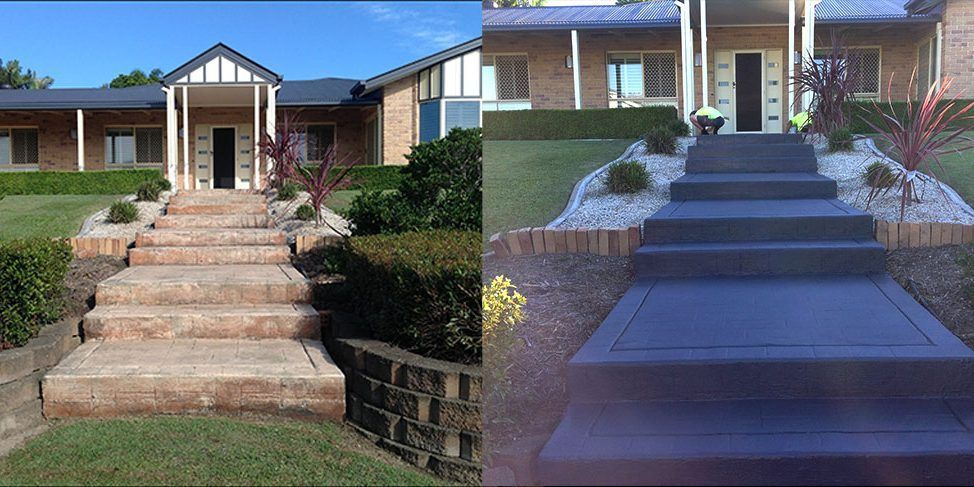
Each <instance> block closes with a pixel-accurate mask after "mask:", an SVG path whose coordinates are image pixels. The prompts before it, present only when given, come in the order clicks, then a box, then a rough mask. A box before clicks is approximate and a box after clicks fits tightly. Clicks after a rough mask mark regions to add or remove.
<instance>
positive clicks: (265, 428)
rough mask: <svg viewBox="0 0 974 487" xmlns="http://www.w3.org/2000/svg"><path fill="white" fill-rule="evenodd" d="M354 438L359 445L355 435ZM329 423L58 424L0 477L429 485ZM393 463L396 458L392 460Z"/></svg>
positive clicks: (169, 420)
mask: <svg viewBox="0 0 974 487" xmlns="http://www.w3.org/2000/svg"><path fill="white" fill-rule="evenodd" d="M357 443H358V444H357ZM365 443H367V442H366V441H365V440H363V439H362V438H361V437H358V436H357V435H355V433H353V432H351V431H348V430H343V429H342V428H341V427H340V426H338V425H335V424H333V423H327V422H326V423H320V424H318V423H308V422H301V421H285V420H268V421H262V422H257V421H247V420H240V419H230V418H193V417H157V418H150V419H123V420H107V421H105V420H82V421H76V422H71V423H67V424H61V425H58V426H56V427H55V428H53V429H52V430H50V431H48V432H46V433H44V434H42V435H40V436H39V437H37V438H35V439H33V440H32V441H30V442H29V443H28V444H27V445H26V446H25V447H23V448H21V449H19V450H15V451H13V452H11V453H10V455H9V456H7V457H6V458H0V485H68V484H71V485H79V484H80V485H270V484H274V485H388V484H395V485H430V484H441V483H442V481H440V480H438V479H436V478H434V477H431V476H428V475H425V474H422V473H419V472H418V471H416V470H414V469H412V468H411V467H400V466H393V465H390V464H389V463H386V462H384V461H382V460H380V459H377V458H376V457H378V458H389V456H388V454H386V453H385V452H379V453H375V452H369V450H375V447H373V446H371V445H368V446H367V447H366V446H361V445H364V444H365ZM396 462H398V461H396Z"/></svg>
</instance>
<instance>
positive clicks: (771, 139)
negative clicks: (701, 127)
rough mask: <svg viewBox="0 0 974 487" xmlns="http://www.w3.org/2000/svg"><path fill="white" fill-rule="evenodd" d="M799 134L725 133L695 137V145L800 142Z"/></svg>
mask: <svg viewBox="0 0 974 487" xmlns="http://www.w3.org/2000/svg"><path fill="white" fill-rule="evenodd" d="M801 142H802V136H801V135H799V134H726V135H717V136H710V135H704V136H699V137H697V145H701V146H702V145H751V144H800V143H801Z"/></svg>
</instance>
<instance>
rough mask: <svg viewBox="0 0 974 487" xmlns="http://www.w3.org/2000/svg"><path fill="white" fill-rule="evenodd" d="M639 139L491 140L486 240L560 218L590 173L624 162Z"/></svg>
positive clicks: (487, 153) (486, 170)
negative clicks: (618, 160) (621, 159)
mask: <svg viewBox="0 0 974 487" xmlns="http://www.w3.org/2000/svg"><path fill="white" fill-rule="evenodd" d="M633 142H634V141H633V140H599V141H587V140H485V141H484V241H485V242H486V239H487V238H488V237H490V235H492V234H494V233H497V232H501V231H506V230H513V229H516V228H522V227H528V226H542V225H546V224H547V223H548V222H550V221H551V220H553V219H554V218H555V217H556V216H558V215H559V214H560V213H561V212H562V210H564V209H565V205H566V204H567V203H568V197H569V196H570V195H571V193H572V188H573V187H574V186H575V183H576V182H578V180H580V179H582V178H583V177H585V175H586V174H588V173H590V172H592V171H594V170H595V169H597V168H599V167H601V166H602V165H604V164H605V163H607V162H609V161H612V160H613V159H615V158H617V157H619V156H620V155H621V154H622V152H623V151H625V150H626V148H627V147H629V146H630V145H632V143H633Z"/></svg>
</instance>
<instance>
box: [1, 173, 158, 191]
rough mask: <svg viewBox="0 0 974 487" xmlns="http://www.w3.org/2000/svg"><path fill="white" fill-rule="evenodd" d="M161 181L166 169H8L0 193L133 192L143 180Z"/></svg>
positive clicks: (3, 175)
mask: <svg viewBox="0 0 974 487" xmlns="http://www.w3.org/2000/svg"><path fill="white" fill-rule="evenodd" d="M157 180H162V172H160V171H159V170H158V169H125V170H117V171H85V172H63V171H24V172H5V173H0V193H5V194H17V195H21V194H129V193H134V192H135V190H136V189H138V187H139V185H140V184H142V182H143V181H157ZM167 183H168V181H167ZM160 184H162V183H160Z"/></svg>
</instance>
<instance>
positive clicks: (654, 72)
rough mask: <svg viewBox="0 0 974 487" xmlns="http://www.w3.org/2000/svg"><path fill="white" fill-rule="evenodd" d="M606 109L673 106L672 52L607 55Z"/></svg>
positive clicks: (673, 54) (674, 65)
mask: <svg viewBox="0 0 974 487" xmlns="http://www.w3.org/2000/svg"><path fill="white" fill-rule="evenodd" d="M606 75H607V85H608V90H609V107H610V108H622V107H639V106H647V105H675V104H676V53H675V52H672V51H666V52H626V53H610V54H609V55H608V58H607V60H606Z"/></svg>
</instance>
